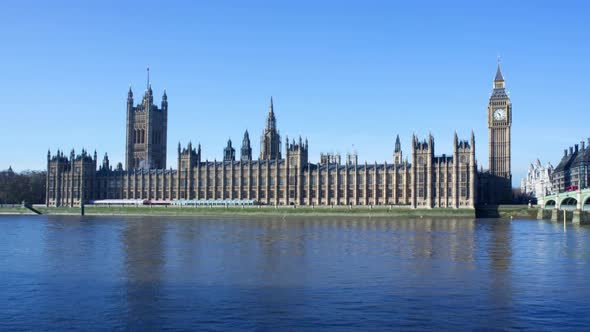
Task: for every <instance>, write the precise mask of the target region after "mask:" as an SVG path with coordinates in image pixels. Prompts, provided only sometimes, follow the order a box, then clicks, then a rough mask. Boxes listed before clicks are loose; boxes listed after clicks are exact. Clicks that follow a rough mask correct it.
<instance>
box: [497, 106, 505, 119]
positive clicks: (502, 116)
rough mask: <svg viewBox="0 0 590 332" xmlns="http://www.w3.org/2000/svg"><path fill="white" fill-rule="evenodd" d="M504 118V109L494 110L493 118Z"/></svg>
mask: <svg viewBox="0 0 590 332" xmlns="http://www.w3.org/2000/svg"><path fill="white" fill-rule="evenodd" d="M504 119H506V111H504V110H503V109H501V108H498V109H497V110H495V111H494V120H496V121H501V120H504Z"/></svg>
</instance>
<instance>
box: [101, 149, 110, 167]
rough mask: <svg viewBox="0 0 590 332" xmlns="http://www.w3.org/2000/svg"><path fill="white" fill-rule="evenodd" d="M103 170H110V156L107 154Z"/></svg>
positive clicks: (104, 158)
mask: <svg viewBox="0 0 590 332" xmlns="http://www.w3.org/2000/svg"><path fill="white" fill-rule="evenodd" d="M102 169H103V170H105V171H106V170H109V169H110V162H109V155H108V154H106V153H105V154H104V157H103V158H102Z"/></svg>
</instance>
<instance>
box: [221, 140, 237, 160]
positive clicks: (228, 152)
mask: <svg viewBox="0 0 590 332" xmlns="http://www.w3.org/2000/svg"><path fill="white" fill-rule="evenodd" d="M234 160H236V150H235V149H234V148H233V147H232V144H231V138H230V139H228V140H227V146H226V147H225V149H223V161H234Z"/></svg>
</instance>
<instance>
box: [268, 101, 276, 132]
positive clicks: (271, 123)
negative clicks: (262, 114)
mask: <svg viewBox="0 0 590 332" xmlns="http://www.w3.org/2000/svg"><path fill="white" fill-rule="evenodd" d="M276 121H277V120H276V118H275V112H274V106H273V102H272V96H271V97H270V106H269V109H268V118H267V119H266V129H268V130H274V129H275V128H276Z"/></svg>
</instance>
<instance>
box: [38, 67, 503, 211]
mask: <svg viewBox="0 0 590 332" xmlns="http://www.w3.org/2000/svg"><path fill="white" fill-rule="evenodd" d="M499 72H500V69H499V67H498V73H499ZM500 78H501V80H502V81H501V83H500V82H499V80H498V75H496V80H495V87H494V94H496V95H497V97H493V98H492V99H491V100H490V107H489V110H492V111H491V112H492V114H489V116H490V117H492V116H493V117H494V119H493V120H492V119H489V121H491V125H490V137H491V139H492V142H491V143H490V144H491V147H493V149H492V151H491V153H494V154H499V156H495V155H490V162H491V165H492V168H491V170H490V172H486V173H484V174H483V175H482V174H478V173H477V171H476V170H477V162H476V159H475V137H474V135H473V133H472V134H471V137H470V139H469V140H459V138H458V137H457V134H455V136H454V141H453V151H452V153H451V154H449V155H445V154H443V155H436V153H435V140H434V138H433V137H432V136H431V135H429V136H428V137H427V138H426V139H425V140H419V139H418V137H416V136H415V135H414V136H413V137H412V139H411V151H410V154H409V155H410V156H411V159H410V161H408V159H407V157H406V159H403V153H402V149H401V142H400V138H399V136H398V137H396V140H395V144H394V147H393V156H392V157H393V160H392V161H391V162H390V163H387V162H385V163H379V164H378V163H367V162H365V163H359V162H358V158H357V157H356V153H355V154H353V155H347V158H346V161H345V163H344V164H341V163H340V158H339V157H338V158H334V157H333V156H327V155H324V156H323V157H322V160H321V162H320V163H312V162H310V160H309V157H308V151H309V143H308V141H307V139H305V140H303V139H302V138H301V137H299V138H298V140H291V141H289V138H287V137H285V140H284V144H282V143H281V136H280V135H279V131H278V127H277V121H276V115H275V110H274V105H273V101H272V98H271V101H270V107H269V112H268V114H267V119H266V126H265V129H264V132H263V134H262V136H261V141H260V158H259V159H258V160H253V158H252V148H251V144H250V137H249V134H248V132H247V131H246V132H245V134H244V138H243V141H242V146H241V149H240V156H239V160H236V159H237V158H236V149H235V148H234V147H233V146H232V142H231V140H230V141H228V143H227V146H226V147H225V149H224V150H223V158H222V161H216V160H213V161H210V160H203V159H202V157H201V147H200V145H197V146H196V147H194V146H193V145H192V143H188V145H187V146H186V147H184V148H183V147H182V146H181V145H180V143H179V145H178V149H177V164H176V167H177V168H176V169H166V140H167V117H168V101H167V96H166V93H165V92H164V95H163V97H162V105H161V108H157V107H156V106H155V105H153V104H152V102H153V96H152V91H151V87H150V86H149V83H148V89H147V91H146V93H145V95H144V97H143V101H142V103H141V104H139V105H137V106H133V94H132V92H131V91H129V94H128V99H127V144H126V151H127V153H126V160H125V168H123V165H122V164H118V165H117V167H115V168H114V169H113V167H112V166H111V165H110V161H109V159H108V156H107V155H105V157H104V159H103V162H102V164H101V165H100V166H99V165H98V160H97V156H96V152H95V153H94V155H93V156H90V155H89V154H88V153H87V152H86V151H82V153H81V154H78V155H76V154H75V153H74V151H72V152H71V153H70V156H69V157H67V156H65V155H64V153H63V152H61V151H58V152H57V154H56V155H51V153H48V156H47V202H46V203H47V205H52V206H64V205H67V206H74V205H79V204H80V202H82V201H84V202H90V201H95V200H103V199H117V200H132V199H133V200H138V199H139V200H149V201H151V202H164V203H166V202H171V201H174V200H251V201H253V202H254V203H255V204H263V205H310V206H311V205H400V206H407V207H411V208H420V209H430V208H453V209H457V208H468V209H473V208H474V207H475V204H476V202H477V197H476V196H478V195H480V194H482V195H485V193H486V192H487V188H485V187H483V188H482V185H481V183H480V184H479V186H478V182H479V181H481V179H482V178H483V180H484V181H485V184H488V183H489V182H490V181H491V180H490V179H491V178H490V175H493V176H495V177H499V178H502V179H504V180H506V179H509V178H510V177H511V173H510V151H509V145H510V138H509V137H510V123H511V120H510V119H511V110H512V108H511V105H510V104H509V100H507V99H506V98H507V96H506V95H505V93H503V78H502V77H501V74H500ZM499 110H504V113H503V114H499V115H497V116H496V115H495V114H496V113H501V112H499ZM489 112H490V111H489ZM282 147H284V150H282V151H281V148H282ZM504 186H505V182H502V187H501V188H502V189H503V190H504V189H505V187H504Z"/></svg>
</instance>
